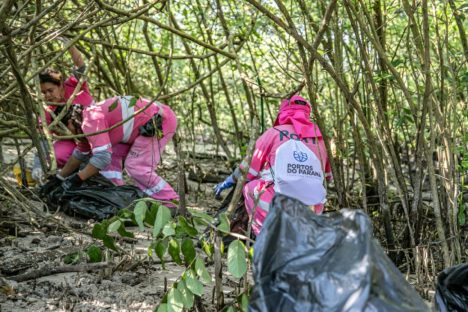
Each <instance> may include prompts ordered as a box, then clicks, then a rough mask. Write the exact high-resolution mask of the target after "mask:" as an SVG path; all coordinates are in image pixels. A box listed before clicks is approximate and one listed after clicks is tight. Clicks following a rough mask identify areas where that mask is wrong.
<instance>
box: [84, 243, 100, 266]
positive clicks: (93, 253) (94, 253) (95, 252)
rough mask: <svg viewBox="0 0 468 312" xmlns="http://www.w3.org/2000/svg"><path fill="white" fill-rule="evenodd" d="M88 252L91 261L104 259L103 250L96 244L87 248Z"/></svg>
mask: <svg viewBox="0 0 468 312" xmlns="http://www.w3.org/2000/svg"><path fill="white" fill-rule="evenodd" d="M86 253H87V254H88V257H89V262H93V263H94V262H101V261H102V252H101V248H99V247H98V246H96V245H91V246H89V247H88V249H87V250H86Z"/></svg>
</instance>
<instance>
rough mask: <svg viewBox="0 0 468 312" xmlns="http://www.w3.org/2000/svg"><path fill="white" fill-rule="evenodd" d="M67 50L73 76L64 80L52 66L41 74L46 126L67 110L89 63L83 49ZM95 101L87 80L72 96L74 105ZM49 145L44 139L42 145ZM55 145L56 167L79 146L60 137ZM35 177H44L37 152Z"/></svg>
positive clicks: (40, 178)
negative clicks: (83, 54) (85, 58)
mask: <svg viewBox="0 0 468 312" xmlns="http://www.w3.org/2000/svg"><path fill="white" fill-rule="evenodd" d="M60 40H62V41H63V42H64V43H65V42H66V41H67V39H64V38H60ZM68 51H69V53H70V55H71V58H72V61H73V65H74V67H73V71H72V75H70V77H68V78H67V79H65V80H64V79H63V76H62V73H61V72H59V71H57V70H55V69H53V68H46V69H45V70H43V71H42V72H41V73H40V74H39V82H40V86H41V92H42V94H43V96H44V99H45V100H46V102H47V103H48V105H47V109H46V110H45V112H44V113H45V119H46V123H47V125H50V124H51V123H52V121H53V120H54V117H55V116H57V115H58V114H60V112H61V111H62V110H63V109H64V107H65V104H66V103H67V101H68V100H69V99H70V97H71V96H72V94H73V92H74V91H75V88H76V87H77V86H78V83H79V80H80V78H81V77H82V76H83V74H84V73H85V71H86V63H85V62H84V60H83V57H82V56H81V53H80V51H78V49H77V48H76V47H74V46H72V47H70V48H69V50H68ZM93 103H94V99H93V97H92V96H91V94H90V92H89V88H88V83H87V82H86V80H84V81H83V83H82V84H81V87H80V89H79V91H78V92H77V93H76V96H75V97H74V98H73V101H72V104H79V105H82V106H89V105H92V104H93ZM52 115H53V116H54V117H53V116H52ZM54 133H56V132H54ZM46 146H47V144H45V142H44V144H43V147H46ZM53 146H54V152H55V159H56V161H57V167H59V168H62V167H63V166H64V165H65V163H66V162H67V160H68V158H70V156H71V154H72V152H73V150H74V149H75V147H76V144H75V141H74V140H58V141H55V142H54V143H53ZM32 176H33V179H35V180H36V181H42V180H43V178H44V172H43V171H42V168H41V164H40V161H39V157H38V156H37V155H36V157H35V158H34V165H33V170H32Z"/></svg>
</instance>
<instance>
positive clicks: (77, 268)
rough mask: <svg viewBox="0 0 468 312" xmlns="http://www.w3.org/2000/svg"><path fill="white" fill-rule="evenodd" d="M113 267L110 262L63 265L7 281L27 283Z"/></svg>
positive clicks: (41, 269) (10, 278) (20, 275)
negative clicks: (65, 274) (40, 278)
mask: <svg viewBox="0 0 468 312" xmlns="http://www.w3.org/2000/svg"><path fill="white" fill-rule="evenodd" d="M113 265H114V263H112V262H102V263H87V264H79V265H64V266H61V267H50V266H45V267H42V268H40V269H38V270H35V271H32V272H28V273H24V274H19V275H15V276H11V277H8V279H9V280H12V281H16V282H24V281H29V280H32V279H36V278H39V277H43V276H49V275H54V274H59V273H69V272H88V271H96V270H102V269H106V268H108V267H111V266H113Z"/></svg>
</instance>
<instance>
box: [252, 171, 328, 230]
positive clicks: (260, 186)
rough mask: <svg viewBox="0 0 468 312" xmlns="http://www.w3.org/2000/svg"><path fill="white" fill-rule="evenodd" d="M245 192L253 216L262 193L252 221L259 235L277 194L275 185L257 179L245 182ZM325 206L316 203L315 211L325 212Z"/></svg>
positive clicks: (253, 228)
mask: <svg viewBox="0 0 468 312" xmlns="http://www.w3.org/2000/svg"><path fill="white" fill-rule="evenodd" d="M265 186H266V188H265ZM243 193H244V203H245V208H246V209H247V212H248V214H249V215H250V216H252V212H253V210H254V204H255V201H256V200H257V197H258V196H259V195H260V198H259V200H258V203H257V208H256V209H255V216H253V222H252V231H253V232H254V234H255V235H258V234H259V233H260V230H261V228H262V226H263V222H264V221H265V218H266V216H267V214H268V211H269V210H270V204H271V201H272V200H273V197H274V195H275V190H274V185H273V184H271V183H269V182H268V181H264V180H262V179H255V180H253V181H250V182H248V183H246V184H245V186H244V189H243ZM323 208H324V205H323V204H318V205H315V206H314V212H315V213H316V214H321V213H322V212H323Z"/></svg>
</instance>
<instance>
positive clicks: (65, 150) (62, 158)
mask: <svg viewBox="0 0 468 312" xmlns="http://www.w3.org/2000/svg"><path fill="white" fill-rule="evenodd" d="M75 146H76V144H75V141H73V140H60V141H55V142H54V152H55V160H56V161H57V167H58V168H62V167H63V166H65V164H66V163H67V161H68V159H69V158H70V156H71V154H72V153H73V150H74V149H75Z"/></svg>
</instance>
